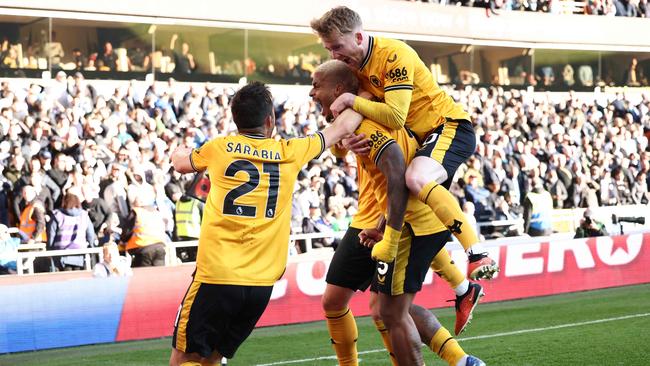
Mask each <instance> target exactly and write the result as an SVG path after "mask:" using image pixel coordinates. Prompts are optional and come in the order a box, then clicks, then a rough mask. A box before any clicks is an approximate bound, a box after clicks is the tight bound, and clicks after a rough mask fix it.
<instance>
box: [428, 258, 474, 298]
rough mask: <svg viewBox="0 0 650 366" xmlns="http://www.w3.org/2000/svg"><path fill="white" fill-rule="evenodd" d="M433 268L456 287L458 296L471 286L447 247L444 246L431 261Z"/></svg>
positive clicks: (450, 285)
mask: <svg viewBox="0 0 650 366" xmlns="http://www.w3.org/2000/svg"><path fill="white" fill-rule="evenodd" d="M431 269H432V270H433V271H434V272H435V273H436V274H437V275H438V276H440V277H441V278H442V279H443V280H445V281H446V282H447V283H448V284H449V287H451V288H452V289H454V292H456V296H461V295H463V294H464V293H465V292H467V289H468V288H469V281H468V280H467V278H466V277H465V275H464V274H463V273H462V272H461V271H460V269H458V267H457V266H456V265H455V264H454V261H453V260H452V259H451V256H450V255H449V252H448V251H447V249H445V248H442V249H441V250H440V251H439V252H438V254H436V256H435V257H434V258H433V261H432V262H431Z"/></svg>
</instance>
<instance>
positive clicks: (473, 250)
mask: <svg viewBox="0 0 650 366" xmlns="http://www.w3.org/2000/svg"><path fill="white" fill-rule="evenodd" d="M485 252H486V249H485V247H484V246H483V244H481V243H476V244H474V245H472V246H471V247H469V248H467V249H465V253H467V255H470V254H481V253H485Z"/></svg>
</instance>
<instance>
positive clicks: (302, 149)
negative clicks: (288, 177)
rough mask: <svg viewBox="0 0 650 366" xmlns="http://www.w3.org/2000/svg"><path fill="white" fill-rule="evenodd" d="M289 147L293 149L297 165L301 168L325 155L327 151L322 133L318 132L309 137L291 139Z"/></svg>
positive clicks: (288, 142)
mask: <svg viewBox="0 0 650 366" xmlns="http://www.w3.org/2000/svg"><path fill="white" fill-rule="evenodd" d="M287 146H288V147H290V148H291V149H293V154H294V156H295V157H296V165H297V166H298V167H299V168H300V167H302V166H303V165H305V164H307V163H308V162H309V161H310V160H312V159H316V158H317V157H319V156H320V155H321V154H322V153H323V151H324V150H325V139H324V138H323V134H322V133H320V132H316V133H315V134H313V135H309V136H307V137H300V138H295V139H290V140H288V141H287Z"/></svg>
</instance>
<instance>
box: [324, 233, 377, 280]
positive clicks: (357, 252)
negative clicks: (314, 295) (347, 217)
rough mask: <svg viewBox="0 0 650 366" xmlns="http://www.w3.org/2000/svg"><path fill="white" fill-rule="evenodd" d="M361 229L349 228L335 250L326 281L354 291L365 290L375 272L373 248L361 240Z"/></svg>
mask: <svg viewBox="0 0 650 366" xmlns="http://www.w3.org/2000/svg"><path fill="white" fill-rule="evenodd" d="M360 232H361V230H360V229H355V228H352V227H350V228H348V230H347V231H346V232H345V235H344V236H343V238H342V239H341V242H340V244H339V245H338V247H337V248H336V251H335V252H334V256H333V257H332V261H331V262H330V266H329V269H328V270H327V276H326V277H325V281H326V282H327V283H328V284H331V285H336V286H339V287H343V288H347V289H350V290H353V291H356V290H360V291H365V290H366V289H367V288H368V286H369V285H370V282H371V280H372V276H373V274H374V273H375V261H373V260H372V257H371V256H370V253H371V249H370V248H367V247H365V246H363V245H362V244H361V241H360V240H359V233H360Z"/></svg>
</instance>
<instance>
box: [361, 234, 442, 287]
mask: <svg viewBox="0 0 650 366" xmlns="http://www.w3.org/2000/svg"><path fill="white" fill-rule="evenodd" d="M450 236H451V233H450V232H449V231H448V230H445V231H441V232H438V233H435V234H430V235H423V236H415V235H414V234H413V230H411V226H410V225H409V224H404V228H403V229H402V236H401V238H400V242H399V249H398V250H397V258H396V259H395V260H394V261H393V262H391V263H384V262H377V271H376V272H375V275H374V277H373V283H372V288H373V290H376V291H377V292H381V293H383V294H387V295H392V296H397V295H402V294H404V293H410V294H414V293H416V292H418V291H420V290H421V289H422V282H423V281H424V278H425V277H426V275H427V272H428V271H429V266H431V262H432V261H433V257H435V256H436V254H438V252H439V251H440V250H441V249H442V248H443V247H444V246H445V244H446V243H447V241H449V239H450Z"/></svg>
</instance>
